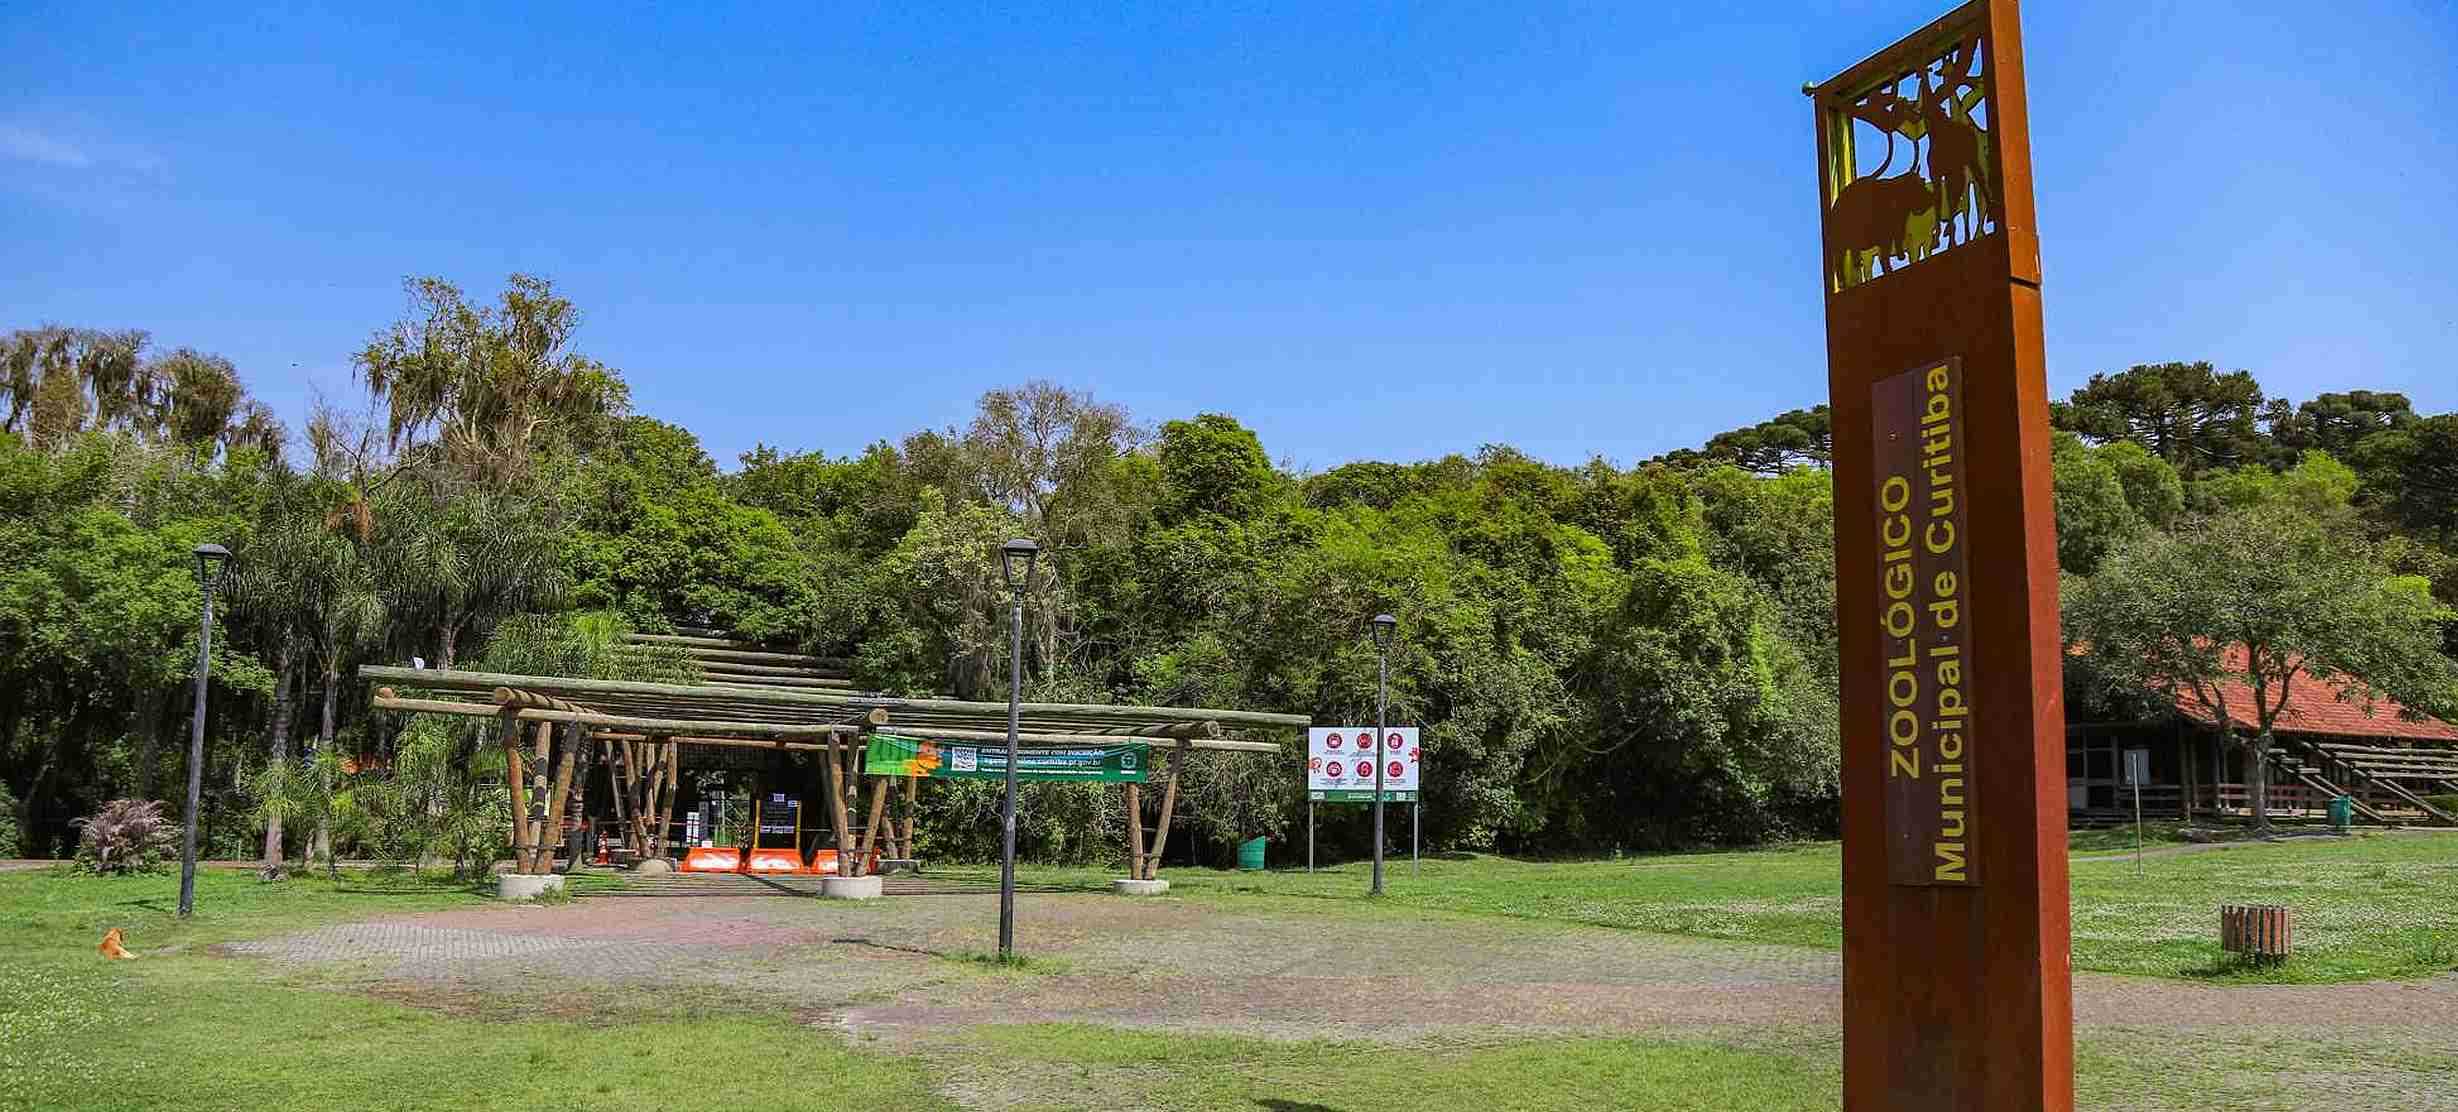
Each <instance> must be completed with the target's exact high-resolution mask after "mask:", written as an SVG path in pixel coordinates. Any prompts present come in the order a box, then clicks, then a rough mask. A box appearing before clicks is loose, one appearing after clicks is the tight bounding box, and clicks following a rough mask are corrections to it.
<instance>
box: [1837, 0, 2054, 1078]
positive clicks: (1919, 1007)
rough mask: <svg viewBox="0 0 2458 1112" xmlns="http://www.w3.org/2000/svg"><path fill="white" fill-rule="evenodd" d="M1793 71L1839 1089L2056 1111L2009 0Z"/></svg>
mask: <svg viewBox="0 0 2458 1112" xmlns="http://www.w3.org/2000/svg"><path fill="white" fill-rule="evenodd" d="M1809 92H1810V96H1811V97H1812V98H1813V105H1814V112H1815V118H1816V133H1817V165H1818V205H1819V210H1820V212H1821V214H1822V216H1821V226H1822V231H1823V235H1822V247H1821V255H1822V266H1821V268H1820V269H1821V277H1822V283H1821V284H1822V285H1823V287H1824V292H1825V299H1826V319H1827V375H1828V388H1829V400H1830V402H1831V405H1832V414H1833V422H1832V428H1833V434H1834V463H1833V468H1834V469H1833V478H1834V489H1835V583H1836V618H1837V628H1838V631H1839V634H1840V636H1841V638H1842V641H1841V645H1840V656H1841V660H1842V670H1843V683H1842V748H1843V781H1842V787H1843V843H1844V852H1843V934H1844V948H1843V1107H1844V1108H1845V1109H1846V1110H1847V1112H1879V1110H1884V1112H1939V1110H1945V1109H1954V1110H1958V1112H1959V1110H1964V1109H1978V1108H1985V1109H1990V1110H1991V1112H2070V1110H2071V1109H2072V1108H2073V1106H2074V1077H2073V1067H2074V1060H2073V1054H2074V1037H2073V1000H2074V996H2073V986H2072V972H2071V955H2070V946H2069V939H2070V928H2071V924H2070V919H2069V910H2068V906H2067V900H2068V894H2067V872H2066V843H2065V828H2066V814H2065V811H2066V799H2065V794H2066V793H2065V777H2064V771H2065V708H2064V705H2063V699H2062V693H2063V684H2062V676H2061V672H2062V666H2063V664H2064V654H2063V653H2062V652H2061V651H2060V645H2059V643H2058V620H2057V617H2058V616H2057V551H2056V529H2055V521H2054V515H2053V512H2052V496H2053V492H2052V490H2051V487H2050V482H2049V447H2050V437H2049V424H2048V382H2047V374H2046V368H2045V360H2044V357H2043V354H2042V344H2041V328H2040V250H2039V236H2038V231H2037V223H2036V221H2035V219H2034V213H2033V205H2032V183H2031V143H2030V137H2029V111H2028V106H2027V104H2026V103H2025V92H2024V85H2023V50H2022V35H2021V30H2020V27H2019V26H2018V5H2017V3H2016V2H2015V0H1971V2H1970V3H1967V4H1964V5H1963V6H1961V7H1960V8H1957V9H1956V10H1955V11H1954V12H1953V13H1952V14H1950V15H1948V16H1946V17H1945V18H1943V19H1940V20H1938V21H1937V22H1935V23H1932V24H1930V25H1929V26H1928V27H1926V28H1924V29H1922V30H1920V31H1918V32H1916V33H1914V34H1913V35H1911V36H1909V37H1907V38H1905V39H1903V40H1902V41H1900V42H1898V43H1896V44H1895V45H1893V46H1890V47H1888V48H1886V49H1885V50H1882V51H1879V52H1878V53H1877V54H1875V55H1872V56H1871V57H1869V58H1868V59H1866V60H1864V61H1862V62H1860V63H1858V64H1856V65H1854V66H1852V67H1851V68H1850V69H1848V70H1846V71H1844V72H1843V73H1842V74H1839V75H1838V76H1836V77H1835V78H1834V79H1833V80H1830V81H1827V82H1825V83H1823V84H1821V85H1818V86H1816V87H1815V88H1813V89H1811V90H1809ZM1914 136H1917V138H1914ZM1888 152H1892V168H1888V167H1887V166H1886V164H1885V162H1883V161H1882V160H1881V159H1880V158H1879V157H1877V156H1879V155H1881V154H1885V153H1888Z"/></svg>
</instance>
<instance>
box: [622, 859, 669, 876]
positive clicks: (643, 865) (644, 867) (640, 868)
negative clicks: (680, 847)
mask: <svg viewBox="0 0 2458 1112" xmlns="http://www.w3.org/2000/svg"><path fill="white" fill-rule="evenodd" d="M632 871H633V872H635V873H639V874H641V875H642V876H664V875H665V874H667V873H670V872H673V871H674V862H672V861H668V860H666V859H665V858H663V857H646V858H642V859H641V861H640V863H639V864H637V865H634V866H632Z"/></svg>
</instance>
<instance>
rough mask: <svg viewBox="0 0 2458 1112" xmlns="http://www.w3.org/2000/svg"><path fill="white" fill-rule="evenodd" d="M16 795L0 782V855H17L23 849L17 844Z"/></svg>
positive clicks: (20, 853) (19, 854) (21, 852)
mask: <svg viewBox="0 0 2458 1112" xmlns="http://www.w3.org/2000/svg"><path fill="white" fill-rule="evenodd" d="M17 836H18V831H17V797H16V796H13V795H10V794H9V786H8V785H7V784H0V857H18V856H22V855H23V854H24V853H25V849H24V848H23V847H21V846H19V845H18V844H17Z"/></svg>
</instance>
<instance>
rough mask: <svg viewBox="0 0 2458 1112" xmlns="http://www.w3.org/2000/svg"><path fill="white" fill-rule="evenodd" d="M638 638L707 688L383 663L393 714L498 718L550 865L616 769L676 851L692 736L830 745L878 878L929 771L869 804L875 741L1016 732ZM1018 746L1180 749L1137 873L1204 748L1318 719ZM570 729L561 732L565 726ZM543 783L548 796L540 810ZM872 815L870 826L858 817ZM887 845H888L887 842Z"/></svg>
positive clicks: (633, 842)
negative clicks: (590, 795)
mask: <svg viewBox="0 0 2458 1112" xmlns="http://www.w3.org/2000/svg"><path fill="white" fill-rule="evenodd" d="M625 642H626V643H627V646H628V647H631V648H634V649H638V650H641V651H644V652H646V651H651V650H657V651H664V652H670V653H671V652H677V651H679V653H680V654H681V655H682V656H684V657H687V658H688V659H689V660H690V661H691V663H692V664H693V665H694V666H695V667H696V669H697V670H698V672H699V674H700V676H701V681H700V682H698V683H649V682H642V681H635V680H603V679H589V678H582V677H572V676H525V675H510V674H503V673H492V672H473V671H459V670H437V669H426V668H402V667H393V666H384V665H368V666H364V667H362V668H360V669H359V677H360V678H361V679H362V680H364V681H366V682H367V683H369V684H370V685H372V686H373V687H374V700H373V705H374V706H375V708H376V709H378V710H391V711H401V712H407V713H419V714H450V715H460V716H464V717H471V718H493V719H496V720H498V721H499V722H500V723H501V725H502V729H501V731H500V735H499V736H500V738H501V743H502V745H503V746H504V755H505V760H506V776H505V782H506V787H507V789H508V790H509V791H510V793H511V797H512V799H511V802H512V810H513V814H514V815H515V816H518V818H517V820H516V821H515V822H514V823H513V854H514V858H515V868H516V869H518V870H519V871H521V872H524V873H534V872H544V871H547V870H548V869H550V868H551V867H552V864H553V861H554V857H555V855H556V853H557V851H558V850H560V849H561V848H562V846H563V844H564V837H565V834H564V828H565V825H566V824H565V821H564V820H565V815H566V814H567V812H568V813H570V814H573V815H578V814H581V813H582V812H581V811H580V810H579V808H580V807H581V806H582V802H581V801H582V799H583V797H584V795H585V791H586V788H585V785H586V783H587V780H588V777H587V776H585V775H582V774H581V772H580V770H581V768H582V767H583V766H585V765H587V764H589V763H592V762H593V761H594V762H596V763H601V764H602V765H603V766H604V767H605V768H606V770H607V775H608V780H609V782H610V783H611V784H612V786H613V789H614V790H613V808H614V813H615V818H616V820H617V824H618V826H619V828H620V829H621V830H622V832H623V839H624V844H625V847H626V848H627V849H628V850H629V851H630V852H631V853H632V854H634V855H636V856H638V857H643V858H646V857H659V856H663V855H664V854H665V852H666V845H667V834H668V830H669V828H670V826H671V823H672V821H673V813H674V804H675V797H676V795H677V794H678V790H679V788H680V784H681V779H680V777H681V755H682V748H683V747H684V746H712V747H723V748H745V749H769V750H788V751H797V752H808V753H813V754H816V755H819V756H820V758H821V769H822V771H823V772H824V774H825V779H826V791H825V793H824V794H825V795H826V797H827V798H826V807H827V811H826V814H827V817H828V819H829V825H830V829H831V830H832V831H833V833H834V838H835V842H836V850H837V855H838V857H837V859H838V861H839V862H840V863H841V867H842V868H843V869H844V870H845V874H844V875H847V876H859V875H862V872H863V870H864V869H866V868H867V867H868V863H869V861H870V860H871V858H872V857H873V856H874V855H878V856H885V857H890V858H910V857H912V856H913V852H914V851H913V838H914V819H913V814H914V810H915V806H914V805H915V800H916V798H917V796H918V793H919V790H920V784H919V778H918V777H911V776H908V777H902V778H901V779H903V780H904V784H903V790H902V792H901V793H900V794H901V796H902V803H903V806H902V807H901V808H899V810H901V811H902V812H903V814H902V817H901V818H897V817H892V816H890V815H889V814H888V802H889V795H890V785H891V780H890V778H888V777H872V778H871V779H872V783H871V791H870V798H869V800H868V805H867V808H864V807H863V801H862V799H861V798H860V789H861V783H862V779H863V771H862V770H863V754H864V750H865V743H866V740H867V739H868V737H869V736H870V735H871V734H873V733H875V732H880V731H882V730H885V729H888V728H891V727H892V728H893V730H894V732H896V733H898V734H902V735H910V736H914V737H922V738H929V739H933V740H944V741H951V742H981V743H995V742H1004V741H1005V740H1006V738H1007V709H1008V708H1007V704H1006V703H990V702H975V701H968V700H961V699H945V698H906V697H899V696H893V695H881V694H876V693H865V692H858V691H855V690H853V684H852V682H851V681H850V680H848V679H847V678H846V676H845V671H844V664H843V662H842V661H837V660H830V659H826V658H821V657H812V656H805V655H801V654H796V653H788V652H779V651H776V650H773V649H769V648H765V647H762V646H760V645H758V644H755V643H751V642H746V641H742V640H738V639H735V638H731V637H726V636H723V635H719V634H715V633H713V632H702V631H694V632H691V633H685V634H630V635H627V636H626V637H625ZM1021 715H1022V722H1021V726H1020V728H1019V732H1018V735H1017V740H1018V741H1019V742H1021V743H1023V744H1028V745H1036V746H1054V747H1061V748H1063V747H1068V746H1079V747H1099V746H1110V745H1118V744H1122V743H1142V744H1145V745H1148V746H1150V747H1152V748H1153V749H1155V750H1158V751H1160V752H1161V753H1163V754H1164V755H1165V762H1166V764H1165V771H1163V772H1162V781H1163V782H1162V787H1161V802H1160V813H1159V817H1158V821H1157V822H1156V823H1155V824H1154V826H1153V829H1152V831H1151V837H1150V838H1149V840H1147V839H1146V837H1145V829H1144V816H1143V793H1142V791H1141V785H1139V784H1135V783H1128V784H1126V785H1124V787H1125V795H1126V812H1127V859H1128V860H1127V867H1128V870H1129V873H1130V875H1131V876H1133V877H1134V878H1136V879H1141V880H1150V879H1154V878H1155V877H1156V875H1157V873H1158V872H1159V869H1160V854H1161V850H1162V849H1163V848H1164V847H1165V846H1166V845H1167V843H1168V839H1169V827H1170V822H1171V819H1172V818H1173V817H1174V815H1175V813H1176V810H1177V799H1178V776H1179V772H1180V768H1181V766H1182V765H1183V763H1184V758H1185V754H1186V753H1187V752H1188V751H1190V750H1221V751H1229V752H1245V753H1274V752H1278V751H1279V749H1280V746H1279V744H1278V742H1276V741H1274V740H1270V739H1272V738H1274V737H1276V736H1280V735H1285V734H1286V733H1288V732H1289V731H1292V730H1300V729H1303V728H1305V727H1306V726H1307V725H1308V724H1309V722H1310V720H1309V719H1308V718H1307V717H1306V716H1304V715H1295V714H1272V713H1265V712H1259V711H1239V710H1215V709H1206V708H1199V707H1148V706H1126V705H1118V704H1106V703H1025V704H1023V705H1022V707H1021ZM559 727H560V729H559ZM532 793H536V794H538V795H542V796H543V805H542V806H537V805H534V801H533V798H532ZM857 809H863V810H866V811H867V814H866V817H865V820H864V821H863V822H862V823H861V824H860V825H859V826H858V827H857V826H855V825H854V824H853V823H852V821H851V817H852V815H853V814H855V813H856V812H857ZM882 851H884V852H882Z"/></svg>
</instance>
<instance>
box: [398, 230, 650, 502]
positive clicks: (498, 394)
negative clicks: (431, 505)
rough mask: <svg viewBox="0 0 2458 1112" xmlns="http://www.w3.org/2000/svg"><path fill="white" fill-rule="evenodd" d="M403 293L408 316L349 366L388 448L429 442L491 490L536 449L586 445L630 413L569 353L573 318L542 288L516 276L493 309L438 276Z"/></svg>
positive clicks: (617, 390)
mask: <svg viewBox="0 0 2458 1112" xmlns="http://www.w3.org/2000/svg"><path fill="white" fill-rule="evenodd" d="M407 287H408V290H409V295H410V303H411V313H412V315H411V316H410V317H408V318H405V319H403V320H402V321H400V322H398V323H396V324H394V325H393V326H392V327H391V328H389V329H387V330H385V331H383V332H380V333H378V334H377V335H376V336H375V338H373V339H371V340H369V341H368V342H367V345H366V346H365V347H364V348H361V349H360V350H359V353H358V355H357V358H356V362H357V365H358V369H359V374H360V378H361V379H362V381H364V382H365V383H366V386H367V389H368V391H369V392H370V393H371V394H373V395H374V396H375V398H376V399H377V400H379V401H382V402H384V403H386V405H387V407H388V409H387V414H386V420H387V427H386V431H387V433H388V434H389V436H390V439H391V442H392V447H393V448H394V449H395V450H397V451H398V450H401V449H405V448H412V447H416V446H419V445H421V444H427V443H432V444H433V445H434V446H435V447H436V448H437V449H438V450H439V451H440V453H441V456H442V458H443V459H444V460H445V461H447V462H448V463H449V464H450V465H451V466H453V467H454V468H455V469H456V471H457V472H458V473H459V474H461V475H463V476H468V477H474V478H478V479H481V480H483V481H486V482H488V483H489V484H490V485H493V486H496V487H498V488H502V487H505V486H507V485H510V484H513V483H516V482H518V481H519V480H520V479H522V478H523V477H525V476H526V475H527V474H528V473H529V471H530V470H531V468H532V467H533V465H534V456H535V453H536V452H537V451H538V450H539V449H541V448H545V447H548V446H552V445H558V444H561V445H578V446H586V445H588V444H590V443H592V442H594V440H595V438H596V436H597V434H598V433H599V432H600V431H601V429H602V428H603V425H604V423H605V421H606V420H607V419H608V418H610V417H614V416H619V415H621V414H622V413H623V412H624V410H625V409H626V408H628V406H629V405H630V398H631V395H630V391H629V389H628V388H627V387H625V386H624V384H623V379H622V377H621V376H620V375H618V374H616V373H615V372H614V371H612V370H610V369H608V368H607V367H606V366H604V365H603V364H600V363H598V362H597V361H595V360H592V359H590V358H588V357H586V356H583V355H580V354H579V353H577V352H573V351H571V350H569V347H568V345H569V344H570V343H571V339H572V334H573V333H574V332H575V331H576V330H577V329H578V328H579V326H580V310H579V309H578V308H577V307H576V306H574V305H573V304H572V302H571V301H570V300H569V299H567V298H564V297H562V296H560V295H558V294H556V293H555V287H554V284H553V283H551V282H549V281H547V280H545V279H543V278H536V277H532V276H530V275H526V274H515V275H513V276H511V277H510V278H508V279H506V280H505V283H504V291H503V293H502V294H501V295H499V296H498V297H497V299H496V303H495V304H494V305H492V306H484V305H476V304H472V303H471V302H470V301H469V299H468V298H467V296H465V295H464V294H463V293H462V292H461V290H460V288H459V287H457V286H455V285H453V284H452V283H450V282H446V281H444V280H443V279H441V278H414V279H411V280H410V281H409V282H408V283H407Z"/></svg>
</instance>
